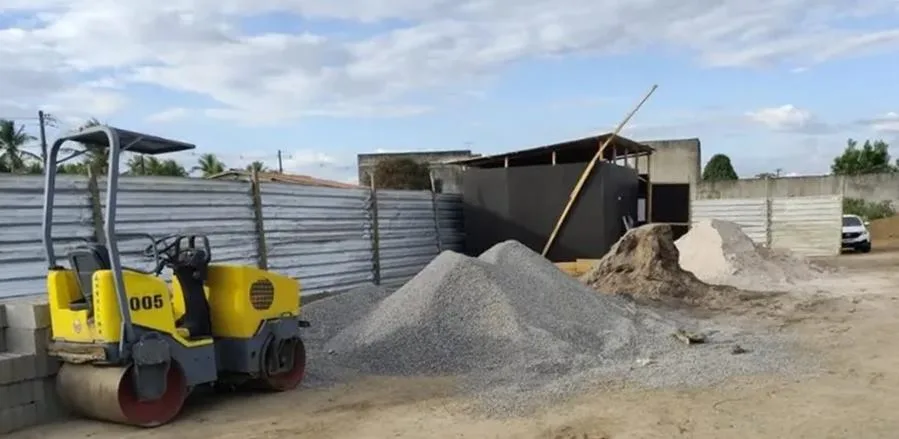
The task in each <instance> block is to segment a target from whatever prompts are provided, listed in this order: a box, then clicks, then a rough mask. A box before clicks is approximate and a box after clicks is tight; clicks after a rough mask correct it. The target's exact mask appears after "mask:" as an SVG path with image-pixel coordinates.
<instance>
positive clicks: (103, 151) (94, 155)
mask: <svg viewBox="0 0 899 439" xmlns="http://www.w3.org/2000/svg"><path fill="white" fill-rule="evenodd" d="M99 125H102V123H101V122H100V121H99V120H97V118H94V117H92V118H90V119H89V120H88V121H87V122H85V123H84V124H82V125H81V126H80V127H78V131H84V130H86V129H88V128H91V127H95V126H99ZM82 146H83V147H84V149H85V153H84V156H83V158H82V159H81V163H82V164H84V165H85V166H84V167H83V168H81V169H83V170H84V173H87V169H88V168H91V170H93V172H94V173H95V174H96V175H98V176H102V175H106V173H107V172H108V171H109V151H108V150H107V148H105V147H103V146H102V145H90V144H86V143H82Z"/></svg>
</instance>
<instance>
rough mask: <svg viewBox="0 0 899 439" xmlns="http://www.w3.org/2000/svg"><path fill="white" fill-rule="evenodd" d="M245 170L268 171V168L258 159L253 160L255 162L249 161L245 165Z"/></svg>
mask: <svg viewBox="0 0 899 439" xmlns="http://www.w3.org/2000/svg"><path fill="white" fill-rule="evenodd" d="M247 171H250V172H253V171H255V172H268V168H266V167H265V163H262V162H260V161H258V160H257V161H255V162H253V163H250V164H249V165H247Z"/></svg>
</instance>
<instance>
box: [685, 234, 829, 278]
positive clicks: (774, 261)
mask: <svg viewBox="0 0 899 439" xmlns="http://www.w3.org/2000/svg"><path fill="white" fill-rule="evenodd" d="M675 245H677V248H678V250H679V252H680V258H679V262H680V266H681V267H683V268H684V269H685V270H688V271H690V272H692V273H693V274H695V275H696V276H697V277H698V278H699V279H701V280H703V281H705V282H709V283H718V284H727V285H736V286H751V287H752V288H754V289H758V290H770V289H778V288H783V285H784V284H792V283H796V282H802V281H808V280H811V279H814V278H815V277H817V276H820V275H821V273H822V272H823V269H822V268H821V267H818V266H816V265H814V264H812V263H810V262H809V261H807V260H805V259H804V258H801V257H798V256H796V255H794V254H792V253H791V252H789V251H784V250H775V249H769V248H766V247H764V246H760V245H758V244H756V243H755V242H753V241H752V239H751V238H749V236H747V235H746V234H745V233H744V232H743V230H742V229H741V228H740V226H739V225H738V224H736V223H733V222H730V221H722V220H714V219H713V220H707V221H702V222H699V223H697V224H695V225H694V226H693V227H691V228H690V231H689V232H688V233H687V234H685V235H684V236H682V237H681V238H680V239H678V240H677V242H676V243H675Z"/></svg>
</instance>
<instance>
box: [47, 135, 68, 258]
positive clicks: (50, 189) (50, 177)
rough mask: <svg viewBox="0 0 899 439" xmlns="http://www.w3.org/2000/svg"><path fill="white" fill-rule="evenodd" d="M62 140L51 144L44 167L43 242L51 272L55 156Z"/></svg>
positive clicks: (53, 253) (53, 255) (54, 254)
mask: <svg viewBox="0 0 899 439" xmlns="http://www.w3.org/2000/svg"><path fill="white" fill-rule="evenodd" d="M63 142H64V140H63V139H57V140H56V141H55V142H53V146H52V147H51V148H50V151H49V153H48V154H47V160H46V161H45V165H44V208H43V211H44V212H43V214H44V219H43V224H42V228H43V240H44V256H45V257H46V258H47V268H48V269H50V270H53V269H55V268H58V266H57V265H56V253H55V251H54V249H53V198H54V196H55V195H56V156H57V155H59V148H60V147H61V146H62V144H63Z"/></svg>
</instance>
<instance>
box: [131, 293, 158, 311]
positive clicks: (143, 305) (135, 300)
mask: <svg viewBox="0 0 899 439" xmlns="http://www.w3.org/2000/svg"><path fill="white" fill-rule="evenodd" d="M163 305H164V302H163V301H162V294H156V295H154V296H144V297H132V298H130V299H128V306H129V307H130V308H131V311H143V310H148V309H160V308H162V306H163Z"/></svg>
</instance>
